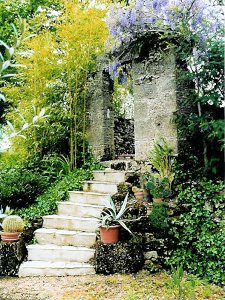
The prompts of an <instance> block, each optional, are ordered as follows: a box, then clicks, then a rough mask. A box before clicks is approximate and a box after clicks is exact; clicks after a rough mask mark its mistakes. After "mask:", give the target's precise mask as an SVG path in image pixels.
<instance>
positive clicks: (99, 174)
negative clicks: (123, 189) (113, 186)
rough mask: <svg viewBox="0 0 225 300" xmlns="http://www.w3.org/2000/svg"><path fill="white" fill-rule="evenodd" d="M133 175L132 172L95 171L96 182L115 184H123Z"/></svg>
mask: <svg viewBox="0 0 225 300" xmlns="http://www.w3.org/2000/svg"><path fill="white" fill-rule="evenodd" d="M132 174H133V172H132V171H126V172H125V171H116V170H112V169H109V170H107V169H106V170H103V171H94V172H93V175H94V180H96V181H105V182H114V183H121V182H125V181H126V179H127V178H128V177H129V176H131V175H132Z"/></svg>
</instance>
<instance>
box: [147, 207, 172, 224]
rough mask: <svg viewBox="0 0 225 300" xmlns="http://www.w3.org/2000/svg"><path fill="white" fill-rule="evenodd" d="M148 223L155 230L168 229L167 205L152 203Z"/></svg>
mask: <svg viewBox="0 0 225 300" xmlns="http://www.w3.org/2000/svg"><path fill="white" fill-rule="evenodd" d="M149 221H150V224H151V225H152V226H153V227H154V228H157V229H166V228H167V227H168V216H167V204H166V203H165V202H160V203H153V209H152V211H151V213H150V215H149Z"/></svg>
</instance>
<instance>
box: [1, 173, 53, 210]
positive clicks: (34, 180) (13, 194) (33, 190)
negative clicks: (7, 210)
mask: <svg viewBox="0 0 225 300" xmlns="http://www.w3.org/2000/svg"><path fill="white" fill-rule="evenodd" d="M47 187H48V180H47V179H46V178H45V177H44V176H42V175H40V174H39V173H36V172H34V171H32V170H29V169H25V168H19V167H18V168H14V169H5V170H2V171H1V172H0V205H1V206H2V207H6V206H7V205H8V206H10V207H11V208H13V209H15V208H21V207H27V206H29V205H31V204H32V203H33V202H34V200H35V199H36V197H37V196H39V195H40V194H42V193H43V192H44V190H45V189H46V188H47Z"/></svg>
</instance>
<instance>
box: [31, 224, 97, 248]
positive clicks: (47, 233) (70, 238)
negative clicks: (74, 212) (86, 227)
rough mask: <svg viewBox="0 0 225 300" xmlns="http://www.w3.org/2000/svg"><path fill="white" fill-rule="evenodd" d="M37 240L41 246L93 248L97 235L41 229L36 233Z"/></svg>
mask: <svg viewBox="0 0 225 300" xmlns="http://www.w3.org/2000/svg"><path fill="white" fill-rule="evenodd" d="M35 238H36V240H37V242H38V243H39V244H41V245H43V244H55V245H58V246H77V247H87V248H89V247H92V246H93V245H94V243H95V241H96V234H95V233H91V232H82V231H71V230H58V229H47V228H40V229H37V230H36V231H35Z"/></svg>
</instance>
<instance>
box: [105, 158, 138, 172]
mask: <svg viewBox="0 0 225 300" xmlns="http://www.w3.org/2000/svg"><path fill="white" fill-rule="evenodd" d="M101 164H102V165H103V166H104V167H105V168H109V169H113V170H117V171H118V170H120V171H136V170H137V169H138V165H137V162H136V161H135V160H133V159H115V160H109V161H103V162H101Z"/></svg>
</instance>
